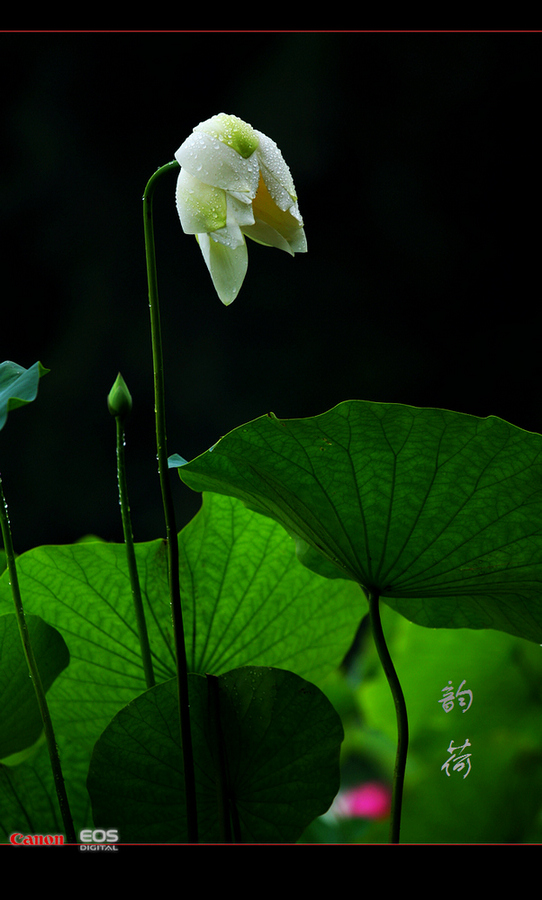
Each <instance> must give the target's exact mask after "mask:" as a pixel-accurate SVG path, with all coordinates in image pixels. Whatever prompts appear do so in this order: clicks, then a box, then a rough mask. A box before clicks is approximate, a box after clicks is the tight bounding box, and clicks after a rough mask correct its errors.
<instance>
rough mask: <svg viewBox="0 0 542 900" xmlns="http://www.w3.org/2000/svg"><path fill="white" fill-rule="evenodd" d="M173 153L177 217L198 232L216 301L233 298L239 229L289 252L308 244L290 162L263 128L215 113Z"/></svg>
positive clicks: (240, 254) (239, 265)
mask: <svg viewBox="0 0 542 900" xmlns="http://www.w3.org/2000/svg"><path fill="white" fill-rule="evenodd" d="M175 159H176V160H177V162H178V163H179V165H180V166H181V171H180V173H179V177H178V180H177V193H176V200H177V209H178V212H179V216H180V219H181V225H182V227H183V231H184V232H185V233H186V234H195V235H196V238H197V240H198V243H199V246H200V248H201V252H202V254H203V258H204V259H205V262H206V264H207V268H208V269H209V272H210V274H211V278H212V279H213V284H214V286H215V288H216V291H217V293H218V296H219V297H220V299H221V300H222V303H224V304H225V305H229V304H230V303H232V302H233V300H235V298H236V297H237V294H238V293H239V290H240V288H241V285H242V283H243V279H244V277H245V275H246V271H247V266H248V253H247V247H246V242H245V236H246V237H250V238H252V240H254V241H257V242H258V243H260V244H265V245H266V246H268V247H278V248H279V249H281V250H285V251H286V252H287V253H290V254H291V255H292V256H293V255H294V254H295V253H303V252H305V251H306V249H307V242H306V239H305V232H304V230H303V219H302V218H301V215H300V213H299V208H298V205H297V197H296V193H295V188H294V182H293V179H292V176H291V174H290V170H289V168H288V166H287V165H286V163H285V161H284V159H283V157H282V154H281V152H280V150H279V148H278V147H277V145H276V144H275V142H274V141H272V140H271V139H270V138H268V137H266V135H265V134H262V133H261V132H260V131H256V129H254V128H252V126H251V125H249V124H248V123H247V122H243V120H242V119H238V118H237V116H229V115H226V114H225V113H220V114H219V115H217V116H213V117H212V118H211V119H207V120H206V121H205V122H201V123H200V124H199V125H197V126H196V127H195V128H194V130H193V131H192V134H191V135H190V136H189V137H188V138H187V139H186V141H184V143H183V144H181V146H180V147H179V149H178V150H177V152H176V154H175Z"/></svg>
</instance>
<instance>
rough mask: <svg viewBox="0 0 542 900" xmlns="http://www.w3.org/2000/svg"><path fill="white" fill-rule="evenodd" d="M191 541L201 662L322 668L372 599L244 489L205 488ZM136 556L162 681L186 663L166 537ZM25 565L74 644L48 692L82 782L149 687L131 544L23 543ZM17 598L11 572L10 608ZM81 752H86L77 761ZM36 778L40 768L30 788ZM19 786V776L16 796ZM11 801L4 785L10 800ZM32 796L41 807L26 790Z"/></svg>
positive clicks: (0, 593) (32, 600) (189, 633)
mask: <svg viewBox="0 0 542 900" xmlns="http://www.w3.org/2000/svg"><path fill="white" fill-rule="evenodd" d="M179 551H180V576H181V592H182V597H183V607H184V620H185V621H184V624H185V633H186V648H187V655H188V659H189V665H190V667H191V668H192V669H193V670H194V671H195V672H200V673H206V672H212V673H214V674H219V673H222V672H224V671H227V670H228V669H229V668H231V667H233V666H241V665H248V664H253V665H256V664H257V665H273V666H276V667H280V668H287V669H291V670H293V671H297V673H298V674H300V675H302V676H303V677H305V678H309V677H310V678H311V680H315V679H316V678H318V677H321V676H323V675H324V674H325V673H326V672H328V671H329V670H330V669H332V668H333V667H335V666H336V665H338V664H339V663H340V661H341V659H342V658H343V657H344V655H345V653H346V652H347V650H348V648H349V646H350V644H351V642H352V640H353V637H354V635H355V632H356V627H357V623H358V622H359V619H360V618H361V617H362V616H363V614H364V612H365V611H366V607H365V604H364V602H363V598H362V596H361V592H360V591H359V588H357V586H356V585H354V584H353V583H352V582H350V583H349V582H344V581H343V582H341V581H337V582H335V583H331V584H330V583H329V582H328V581H327V580H326V579H323V578H320V577H319V576H317V575H315V574H314V573H312V572H310V571H309V570H307V569H305V568H304V567H303V566H301V565H300V563H299V562H298V560H297V558H296V555H295V549H294V545H293V542H292V541H291V539H290V538H289V537H288V535H287V534H286V533H285V532H284V530H283V529H282V528H281V527H280V526H279V525H278V524H277V523H276V522H274V521H272V520H271V519H266V518H264V517H262V516H260V515H258V514H256V513H253V512H250V511H249V510H247V509H246V508H245V507H244V506H243V504H242V503H241V502H240V501H237V500H235V499H234V498H230V497H225V496H224V497H222V496H219V495H209V496H204V498H203V504H202V508H201V510H200V511H199V513H198V514H197V515H196V516H195V517H194V519H192V521H191V522H190V523H189V524H188V525H187V526H186V528H184V529H183V531H182V532H181V533H180V534H179ZM136 556H137V563H138V571H139V577H140V581H141V587H142V593H143V603H144V607H145V612H146V618H147V625H148V630H149V639H150V645H151V651H152V656H153V663H154V670H155V676H156V679H157V681H158V682H162V681H166V680H168V679H169V678H171V677H172V676H173V674H174V671H175V668H174V657H173V648H172V647H173V645H172V635H171V613H170V605H169V594H168V589H167V559H166V553H165V546H164V542H163V541H162V540H157V541H151V542H148V543H138V544H136ZM17 570H18V575H19V581H20V587H21V592H22V596H23V602H24V604H25V609H26V610H27V612H28V613H32V614H34V615H41V616H42V618H43V619H45V620H46V621H47V622H49V623H50V624H51V625H52V626H54V627H55V628H56V629H57V630H58V631H59V632H60V633H61V634H62V636H63V637H64V639H65V641H66V644H67V645H68V647H69V650H70V654H71V663H70V666H69V667H68V669H66V671H65V672H63V673H62V676H61V677H60V678H58V679H57V681H56V682H55V684H54V685H53V686H52V688H51V690H50V692H49V694H48V703H49V708H50V711H51V716H52V719H53V723H54V727H55V735H56V737H57V739H58V743H59V746H60V748H61V752H62V758H63V760H65V759H67V760H68V762H66V763H65V765H64V766H63V768H64V774H65V778H66V781H67V782H68V784H69V786H70V790H73V791H80V782H81V772H82V771H84V769H82V763H81V759H82V758H83V757H84V754H85V753H86V754H87V759H90V753H91V752H92V748H93V746H94V743H95V742H96V740H97V739H98V737H99V735H100V734H101V733H102V731H103V730H104V728H105V727H106V726H107V724H108V722H109V721H110V720H111V718H112V717H113V716H114V715H115V714H116V713H117V712H118V711H119V709H121V708H122V707H124V706H125V705H126V704H127V703H129V702H130V700H132V699H133V698H134V697H136V696H138V695H139V694H140V693H141V692H143V691H144V690H145V680H144V672H143V666H142V663H141V659H140V649H139V639H138V634H137V630H136V622H135V616H134V612H133V604H132V597H131V590H130V581H129V577H128V570H127V566H126V554H125V548H124V546H123V545H122V544H107V543H105V542H101V541H94V542H82V543H79V544H73V545H66V546H46V547H37V548H35V549H33V550H30V551H28V552H27V553H24V554H21V556H20V557H19V558H18V560H17ZM12 607H13V601H12V598H11V591H10V586H9V578H8V575H7V573H5V574H4V575H3V577H2V578H0V614H1V613H2V612H10V611H11V609H12ZM71 759H76V760H77V765H76V766H75V764H74V769H73V771H72V770H71V768H70V766H71V765H72V764H71V762H70V761H69V760H71ZM38 780H39V779H38ZM23 782H24V784H25V785H27V781H24V779H23ZM23 782H21V783H23ZM37 783H38V781H36V784H37ZM33 784H34V781H32V779H31V778H30V780H29V781H28V785H29V787H25V790H28V791H30V790H31V787H32V785H33ZM10 790H11V788H10V787H9V785H7V786H6V792H7V794H6V798H5V800H6V802H7V795H8V794H9V791H10ZM40 790H41V789H40ZM3 802H4V800H3V798H2V796H1V793H0V807H1V806H2V803H3ZM37 802H38V801H37ZM4 805H5V804H4ZM25 808H26V809H28V810H29V813H31V809H32V807H31V805H30V800H29V797H28V796H26V795H25ZM87 825H88V821H86V822H85V821H82V822H81V823H80V826H81V827H86V826H87ZM6 827H7V826H6ZM13 827H17V821H16V820H15V821H14V822H13Z"/></svg>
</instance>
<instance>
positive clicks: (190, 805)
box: [143, 160, 198, 843]
mask: <svg viewBox="0 0 542 900" xmlns="http://www.w3.org/2000/svg"><path fill="white" fill-rule="evenodd" d="M178 168H179V164H178V163H177V162H176V161H175V160H174V161H173V162H170V163H167V164H166V165H165V166H161V167H160V168H159V169H157V170H156V172H155V173H154V175H152V176H151V178H150V179H149V181H148V183H147V186H146V188H145V193H144V194H143V224H144V231H145V254H146V262H147V279H148V287H149V308H150V314H151V338H152V357H153V368H154V404H155V406H154V411H155V418H156V448H157V455H158V473H159V476H160V486H161V490H162V502H163V506H164V518H165V524H166V544H167V552H168V573H169V591H170V603H171V611H172V617H173V631H174V638H175V650H176V656H177V682H178V692H179V715H180V726H181V742H182V750H183V763H184V779H185V791H186V810H187V829H188V841H189V843H197V841H198V822H197V809H196V788H195V778H194V757H193V750H192V734H191V729H190V703H189V695H188V666H187V661H186V647H185V642H184V628H183V616H182V607H181V595H180V584H179V545H178V538H177V526H176V524H175V509H174V505H173V495H172V491H171V483H170V473H169V469H168V461H167V437H166V413H165V392H164V363H163V353H162V330H161V324H160V306H159V302H158V282H157V277H156V252H155V246H154V226H153V211H152V202H153V197H154V190H155V187H156V183H157V181H158V180H159V179H160V178H161V177H162V176H163V175H165V174H167V173H168V172H170V171H172V170H176V169H178Z"/></svg>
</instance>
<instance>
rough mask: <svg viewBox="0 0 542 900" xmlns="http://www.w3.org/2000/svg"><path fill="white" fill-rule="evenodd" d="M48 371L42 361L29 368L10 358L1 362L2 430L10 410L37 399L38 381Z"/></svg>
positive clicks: (0, 427) (0, 421) (0, 411)
mask: <svg viewBox="0 0 542 900" xmlns="http://www.w3.org/2000/svg"><path fill="white" fill-rule="evenodd" d="M48 371H49V369H46V368H45V367H44V366H42V364H41V363H40V362H37V363H34V365H33V366H30V368H29V369H24V368H23V367H22V366H19V365H17V363H14V362H11V361H10V360H6V362H3V363H0V431H1V430H2V428H3V427H4V425H5V424H6V420H7V417H8V412H9V411H10V410H12V409H17V408H18V407H19V406H25V405H26V404H27V403H31V402H32V401H33V400H35V399H36V397H37V394H38V382H39V380H40V378H41V377H42V375H45V374H47V372H48Z"/></svg>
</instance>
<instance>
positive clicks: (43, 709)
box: [0, 478, 77, 844]
mask: <svg viewBox="0 0 542 900" xmlns="http://www.w3.org/2000/svg"><path fill="white" fill-rule="evenodd" d="M0 526H1V531H2V539H3V542H4V550H5V553H6V563H7V568H8V572H9V580H10V584H11V592H12V595H13V600H14V603H15V614H16V616H17V623H18V626H19V634H20V635H21V642H22V645H23V650H24V654H25V657H26V661H27V663H28V671H29V673H30V677H31V679H32V684H33V685H34V690H35V692H36V698H37V701H38V706H39V710H40V715H41V720H42V722H43V730H44V733H45V740H46V743H47V749H48V751H49V758H50V760H51V769H52V772H53V780H54V784H55V790H56V795H57V797H58V804H59V807H60V814H61V816H62V821H63V823H64V830H65V832H66V838H67V841H68V843H69V844H76V843H77V838H76V835H75V829H74V825H73V819H72V815H71V811H70V804H69V801H68V795H67V793H66V786H65V784H64V776H63V774H62V766H61V764H60V757H59V755H58V747H57V745H56V740H55V734H54V731H53V723H52V721H51V716H50V714H49V707H48V705H47V700H46V697H45V691H44V690H43V684H42V681H41V676H40V673H39V669H38V665H37V662H36V659H35V656H34V651H33V649H32V643H31V640H30V634H29V632H28V626H27V622H26V618H25V614H24V608H23V601H22V598H21V590H20V586H19V578H18V575H17V565H16V562H15V552H14V549H13V541H12V537H11V527H10V524H9V514H8V507H7V503H6V499H5V496H4V489H3V486H2V479H1V478H0Z"/></svg>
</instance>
